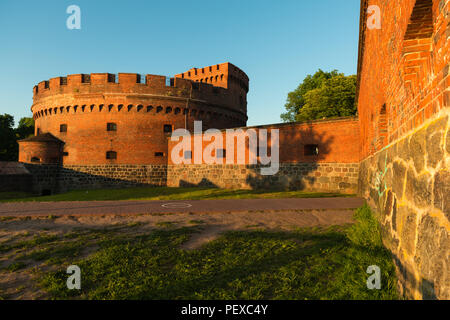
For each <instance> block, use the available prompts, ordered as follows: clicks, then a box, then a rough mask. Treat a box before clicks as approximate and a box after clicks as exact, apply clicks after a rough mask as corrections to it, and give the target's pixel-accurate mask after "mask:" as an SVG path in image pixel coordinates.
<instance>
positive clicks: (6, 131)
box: [0, 114, 34, 161]
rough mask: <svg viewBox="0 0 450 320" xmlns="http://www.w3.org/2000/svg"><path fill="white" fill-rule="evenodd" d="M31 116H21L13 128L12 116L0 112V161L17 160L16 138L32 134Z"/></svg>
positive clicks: (32, 122) (32, 121) (32, 123)
mask: <svg viewBox="0 0 450 320" xmlns="http://www.w3.org/2000/svg"><path fill="white" fill-rule="evenodd" d="M33 133H34V120H33V118H22V119H20V121H19V126H18V127H17V128H14V117H13V116H12V115H9V114H3V115H1V114H0V161H17V160H18V153H19V146H18V144H17V140H20V139H24V138H27V137H29V136H30V135H33Z"/></svg>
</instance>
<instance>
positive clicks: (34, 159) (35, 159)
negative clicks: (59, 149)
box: [31, 157, 41, 163]
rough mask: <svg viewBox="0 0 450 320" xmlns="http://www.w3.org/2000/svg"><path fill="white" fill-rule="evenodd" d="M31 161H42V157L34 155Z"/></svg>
mask: <svg viewBox="0 0 450 320" xmlns="http://www.w3.org/2000/svg"><path fill="white" fill-rule="evenodd" d="M31 162H35V163H36V162H41V159H39V158H38V157H33V158H31Z"/></svg>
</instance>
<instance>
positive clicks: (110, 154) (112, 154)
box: [106, 151, 117, 160]
mask: <svg viewBox="0 0 450 320" xmlns="http://www.w3.org/2000/svg"><path fill="white" fill-rule="evenodd" d="M106 159H108V160H115V159H117V152H115V151H108V152H106Z"/></svg>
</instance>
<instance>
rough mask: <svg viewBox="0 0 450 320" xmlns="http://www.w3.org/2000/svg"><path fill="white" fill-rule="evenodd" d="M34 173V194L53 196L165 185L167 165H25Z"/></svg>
mask: <svg viewBox="0 0 450 320" xmlns="http://www.w3.org/2000/svg"><path fill="white" fill-rule="evenodd" d="M26 166H27V168H28V170H29V171H30V172H31V173H32V174H33V191H34V192H35V193H38V194H41V193H43V191H44V190H49V191H51V192H52V193H56V192H66V191H70V190H78V189H98V188H112V187H113V188H114V187H117V188H119V187H120V188H122V187H136V186H165V185H166V184H167V166H166V165H120V164H112V165H67V166H63V167H62V166H59V165H56V164H54V165H52V164H26Z"/></svg>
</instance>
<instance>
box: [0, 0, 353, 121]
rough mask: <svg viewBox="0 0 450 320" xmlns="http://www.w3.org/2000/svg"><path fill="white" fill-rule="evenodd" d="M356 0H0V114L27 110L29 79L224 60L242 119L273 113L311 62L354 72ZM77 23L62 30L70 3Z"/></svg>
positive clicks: (158, 70) (166, 70) (172, 69)
mask: <svg viewBox="0 0 450 320" xmlns="http://www.w3.org/2000/svg"><path fill="white" fill-rule="evenodd" d="M359 2H360V1H359V0H322V1H311V0H278V1H275V0H270V1H269V0H227V1H219V0H208V1H206V0H190V1H188V0H171V1H167V0H165V1H153V0H142V1H137V0H129V1H120V2H119V1H103V0H95V1H93V0H89V1H84V0H72V1H63V0H53V1H47V0H41V1H18V0H14V1H9V0H1V1H0V44H1V47H0V97H1V101H0V114H3V113H9V114H11V115H13V116H14V117H15V120H16V124H17V123H18V121H19V119H20V118H21V117H24V116H31V111H30V107H31V104H32V89H33V86H34V85H35V84H37V83H38V82H40V81H42V80H47V79H50V78H52V77H57V76H65V75H67V74H73V73H92V72H110V73H118V72H136V73H141V74H144V73H150V74H161V75H170V76H173V75H174V74H177V73H181V72H184V71H186V70H188V69H190V68H193V67H202V66H208V65H213V64H217V63H222V62H227V61H229V62H231V63H233V64H235V65H237V66H238V67H239V68H241V69H242V70H244V71H245V72H246V73H247V75H248V76H249V78H250V92H249V95H248V116H249V121H248V125H257V124H268V123H277V122H281V121H280V114H281V113H282V112H284V110H285V109H284V104H285V102H286V97H287V93H288V92H289V91H292V90H293V89H295V88H296V87H297V86H298V84H299V83H300V82H301V81H302V80H303V79H304V77H305V76H306V75H308V74H312V73H314V72H315V71H317V70H318V69H319V68H321V69H323V70H327V71H328V70H332V69H337V70H339V71H340V72H343V73H345V74H355V73H356V64H357V49H358V23H359ZM72 4H75V5H78V6H79V7H80V8H81V30H69V29H67V27H66V20H67V18H68V17H69V14H67V13H66V9H67V7H68V6H69V5H72Z"/></svg>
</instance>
